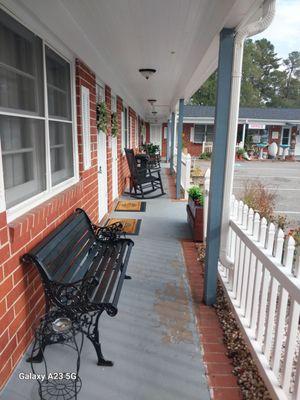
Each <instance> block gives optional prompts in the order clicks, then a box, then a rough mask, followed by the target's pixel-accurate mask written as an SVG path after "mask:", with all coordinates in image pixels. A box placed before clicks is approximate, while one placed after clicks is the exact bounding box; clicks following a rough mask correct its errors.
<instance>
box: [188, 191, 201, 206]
mask: <svg viewBox="0 0 300 400" xmlns="http://www.w3.org/2000/svg"><path fill="white" fill-rule="evenodd" d="M188 194H189V196H190V197H191V198H192V199H193V200H194V201H198V202H199V204H200V206H203V204H204V195H203V191H202V189H201V188H200V187H199V186H192V187H191V188H190V189H189V190H188Z"/></svg>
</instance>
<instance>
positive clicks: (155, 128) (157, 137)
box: [150, 124, 162, 151]
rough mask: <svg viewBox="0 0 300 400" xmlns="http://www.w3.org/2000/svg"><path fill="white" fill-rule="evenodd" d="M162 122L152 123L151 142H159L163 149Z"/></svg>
mask: <svg viewBox="0 0 300 400" xmlns="http://www.w3.org/2000/svg"><path fill="white" fill-rule="evenodd" d="M161 133H162V130H161V124H151V125H150V142H151V143H153V144H158V146H159V148H160V151H161Z"/></svg>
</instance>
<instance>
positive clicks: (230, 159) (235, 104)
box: [219, 0, 276, 268]
mask: <svg viewBox="0 0 300 400" xmlns="http://www.w3.org/2000/svg"><path fill="white" fill-rule="evenodd" d="M275 3H276V0H265V1H264V3H263V15H262V17H261V18H260V19H259V20H257V21H254V22H251V23H250V24H248V25H246V26H245V27H242V28H241V29H238V30H237V32H236V35H235V43H234V55H233V57H234V60H233V67H232V80H231V100H230V101H231V104H230V116H229V124H228V125H229V126H228V141H227V163H226V166H225V180H224V194H223V210H222V226H221V243H220V256H219V258H220V262H221V263H222V265H223V266H224V267H227V268H233V265H234V264H233V260H232V259H231V258H230V257H229V256H228V254H227V248H228V247H227V245H228V243H227V240H228V237H229V235H228V233H229V221H230V203H231V194H232V189H233V175H234V161H235V144H236V139H237V126H238V114H239V103H240V92H241V79H242V66H243V51H244V42H245V39H246V38H247V37H249V36H253V35H257V34H258V33H260V32H262V31H264V30H265V29H266V28H267V27H268V26H269V25H270V24H271V22H272V21H273V18H274V16H275Z"/></svg>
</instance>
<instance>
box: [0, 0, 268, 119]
mask: <svg viewBox="0 0 300 400" xmlns="http://www.w3.org/2000/svg"><path fill="white" fill-rule="evenodd" d="M4 3H6V4H7V5H8V6H9V7H10V8H16V5H17V6H18V7H19V8H20V5H21V6H22V8H23V9H27V11H28V12H29V9H30V10H33V11H30V13H32V12H34V13H35V18H36V19H37V20H38V21H39V22H42V23H43V26H45V27H47V28H48V29H49V30H50V31H51V32H55V35H56V36H57V38H59V39H60V40H61V41H62V42H63V43H64V45H65V46H66V47H67V48H68V49H70V50H71V51H73V52H74V53H75V54H76V55H78V56H79V57H80V58H81V59H82V60H83V61H85V62H86V63H87V64H89V66H90V67H91V68H92V69H93V70H94V71H95V72H96V74H97V75H98V76H99V77H100V78H101V79H102V80H103V81H104V82H106V83H107V84H109V85H110V86H111V87H112V90H113V92H115V93H117V94H119V95H120V96H121V97H123V98H124V99H125V100H126V102H127V103H128V104H132V106H133V107H135V109H136V110H137V111H138V112H139V113H140V114H141V115H143V116H144V117H145V116H149V117H151V118H152V119H153V115H152V114H151V111H152V109H151V105H150V104H149V103H148V102H147V99H149V98H155V99H157V103H156V106H155V108H156V111H158V114H157V118H158V119H159V118H162V117H164V118H165V117H166V116H168V115H169V111H170V105H172V106H174V104H175V102H176V100H177V99H179V98H180V97H185V98H188V97H189V96H191V95H192V94H193V92H194V91H195V90H197V89H198V88H199V86H200V85H201V84H202V83H203V81H205V79H206V78H207V77H208V76H209V75H210V73H211V72H213V70H214V69H215V68H216V65H217V57H218V35H219V32H220V31H221V29H222V28H223V27H235V26H237V25H239V24H240V23H241V21H243V19H246V18H248V17H249V15H250V14H252V13H253V11H254V10H255V8H257V7H258V5H260V4H261V3H262V0H109V1H108V0H51V1H49V0H14V1H13V0H4ZM140 68H154V69H156V70H157V71H156V73H155V74H154V75H153V76H151V77H150V79H149V80H146V79H145V78H144V77H143V76H142V75H141V74H140V73H139V69H140Z"/></svg>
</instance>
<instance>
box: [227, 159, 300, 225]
mask: <svg viewBox="0 0 300 400" xmlns="http://www.w3.org/2000/svg"><path fill="white" fill-rule="evenodd" d="M258 179H259V180H260V181H261V182H263V183H264V184H265V185H266V186H267V187H268V188H269V189H270V190H274V191H275V192H276V196H277V197H276V208H275V209H276V212H278V213H280V214H286V215H287V217H288V219H289V220H290V221H291V225H293V226H294V225H300V162H298V161H296V162H281V161H251V162H237V163H236V164H235V174H234V193H235V194H237V195H238V194H239V193H240V192H241V190H242V189H243V185H244V182H245V181H246V180H258Z"/></svg>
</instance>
